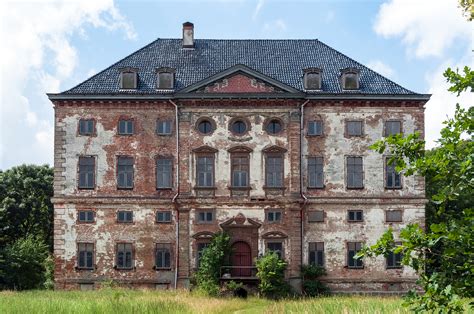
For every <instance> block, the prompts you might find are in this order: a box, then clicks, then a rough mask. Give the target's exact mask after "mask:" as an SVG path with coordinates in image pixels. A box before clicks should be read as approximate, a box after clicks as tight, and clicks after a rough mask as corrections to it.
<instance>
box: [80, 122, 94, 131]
mask: <svg viewBox="0 0 474 314" xmlns="http://www.w3.org/2000/svg"><path fill="white" fill-rule="evenodd" d="M79 134H80V135H92V134H94V120H93V119H81V120H79Z"/></svg>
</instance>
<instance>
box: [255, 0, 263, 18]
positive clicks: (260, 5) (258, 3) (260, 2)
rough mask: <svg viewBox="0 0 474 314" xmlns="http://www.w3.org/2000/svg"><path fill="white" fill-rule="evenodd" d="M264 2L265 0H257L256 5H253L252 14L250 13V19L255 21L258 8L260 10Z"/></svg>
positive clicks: (258, 11)
mask: <svg viewBox="0 0 474 314" xmlns="http://www.w3.org/2000/svg"><path fill="white" fill-rule="evenodd" d="M264 3H265V0H258V2H257V6H256V7H255V10H254V11H253V14H252V20H254V21H255V20H256V19H257V17H258V14H259V13H260V10H262V7H263V5H264Z"/></svg>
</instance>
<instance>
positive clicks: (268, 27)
mask: <svg viewBox="0 0 474 314" xmlns="http://www.w3.org/2000/svg"><path fill="white" fill-rule="evenodd" d="M286 29H287V27H286V23H285V21H284V20H282V19H276V20H274V21H271V22H267V23H265V24H263V31H264V32H265V33H267V34H271V35H277V36H278V35H279V34H280V33H281V32H284V31H286Z"/></svg>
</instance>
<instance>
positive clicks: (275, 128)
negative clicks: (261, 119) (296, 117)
mask: <svg viewBox="0 0 474 314" xmlns="http://www.w3.org/2000/svg"><path fill="white" fill-rule="evenodd" d="M265 129H266V130H267V132H268V133H270V134H277V133H280V131H281V130H282V129H283V127H282V124H281V122H280V120H277V119H272V120H270V121H269V122H268V123H267V125H266V128H265Z"/></svg>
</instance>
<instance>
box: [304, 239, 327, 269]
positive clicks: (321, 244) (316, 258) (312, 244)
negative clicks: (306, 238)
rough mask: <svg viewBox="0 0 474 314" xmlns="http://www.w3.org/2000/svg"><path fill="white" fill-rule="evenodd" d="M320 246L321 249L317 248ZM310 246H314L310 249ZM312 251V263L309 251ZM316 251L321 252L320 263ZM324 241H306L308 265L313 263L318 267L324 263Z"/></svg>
mask: <svg viewBox="0 0 474 314" xmlns="http://www.w3.org/2000/svg"><path fill="white" fill-rule="evenodd" d="M321 246H322V250H320V249H319V248H321ZM312 247H314V249H313V250H312ZM312 252H314V263H312V261H311V253H312ZM318 253H321V255H322V256H321V261H322V263H321V264H319V263H318V261H319V254H318ZM324 253H325V252H324V242H322V241H315V242H308V265H315V266H319V267H324V266H325V265H326V261H325V258H326V256H325V255H326V254H324Z"/></svg>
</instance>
